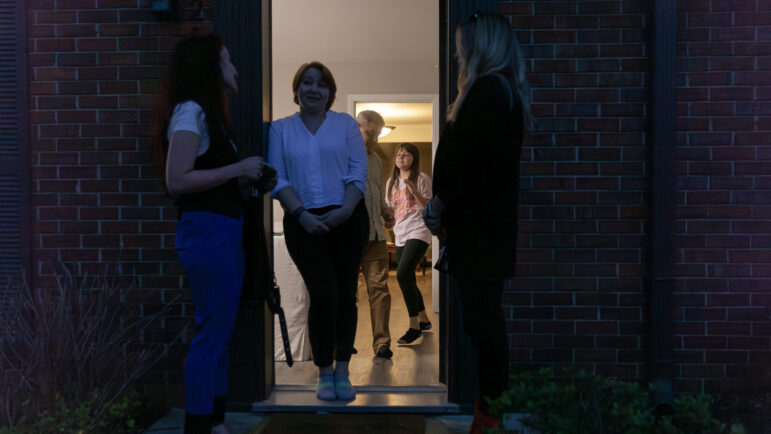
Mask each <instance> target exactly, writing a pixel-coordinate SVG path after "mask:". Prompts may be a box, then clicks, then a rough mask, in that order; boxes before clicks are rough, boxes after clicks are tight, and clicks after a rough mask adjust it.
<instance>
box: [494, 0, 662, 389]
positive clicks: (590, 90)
mask: <svg viewBox="0 0 771 434" xmlns="http://www.w3.org/2000/svg"><path fill="white" fill-rule="evenodd" d="M647 4H648V2H643V1H511V2H500V11H501V12H502V13H504V14H507V15H509V16H510V19H511V22H512V26H513V27H514V28H515V29H516V30H517V34H518V36H519V40H520V42H521V43H522V46H523V48H524V53H525V57H526V58H527V68H528V72H529V74H528V78H529V80H530V85H531V88H532V90H531V94H532V110H533V114H534V116H535V118H536V122H537V127H536V131H535V132H534V134H533V135H532V137H531V140H530V141H529V143H528V146H526V148H525V149H524V150H523V155H522V169H521V170H522V175H523V179H522V192H521V196H520V204H521V208H520V209H521V213H520V218H521V221H520V232H521V234H520V238H519V255H518V261H519V263H518V273H519V276H520V277H518V278H517V279H516V280H515V282H514V286H515V288H514V289H515V291H513V292H511V293H508V294H506V296H505V300H504V304H505V305H507V307H509V318H510V320H509V330H510V332H511V335H510V345H511V356H512V362H513V364H514V365H519V364H529V363H534V364H549V365H553V366H555V367H557V368H560V367H566V366H579V367H582V368H586V369H588V370H594V371H596V372H599V373H603V374H607V375H613V376H618V377H621V378H630V379H631V378H639V377H641V376H643V375H644V372H643V371H644V368H645V360H646V358H645V348H646V347H645V345H646V344H645V340H644V337H643V336H642V335H643V333H644V332H645V330H646V323H645V319H646V318H645V310H644V309H643V306H644V305H645V301H646V298H645V294H644V292H643V283H644V282H643V272H644V265H643V262H642V261H643V258H644V248H645V234H644V232H643V231H644V224H645V217H646V209H645V204H644V200H645V191H646V184H647V181H646V159H647V151H646V148H645V145H646V142H645V127H646V123H645V121H646V119H645V110H646V100H647V95H646V88H645V83H646V76H647V71H648V69H649V65H648V59H647V55H648V53H647V39H648V32H647V28H648V20H649V17H648V16H647V14H648V12H649V11H648V10H647Z"/></svg>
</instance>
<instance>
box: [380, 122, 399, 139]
mask: <svg viewBox="0 0 771 434" xmlns="http://www.w3.org/2000/svg"><path fill="white" fill-rule="evenodd" d="M395 129H396V127H394V126H391V125H386V126H384V127H383V130H382V131H380V135H379V136H377V137H378V138H381V137H385V136H387V135H388V134H390V133H391V131H393V130H395Z"/></svg>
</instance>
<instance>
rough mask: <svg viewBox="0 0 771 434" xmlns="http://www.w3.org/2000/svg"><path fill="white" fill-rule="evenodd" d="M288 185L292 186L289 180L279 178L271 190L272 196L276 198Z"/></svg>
mask: <svg viewBox="0 0 771 434" xmlns="http://www.w3.org/2000/svg"><path fill="white" fill-rule="evenodd" d="M286 187H291V185H290V184H289V181H287V180H284V179H280V178H279V180H278V181H277V182H276V186H275V187H274V188H273V190H272V191H271V192H270V197H272V198H273V199H275V198H276V195H277V194H278V192H279V191H281V190H283V189H285V188H286Z"/></svg>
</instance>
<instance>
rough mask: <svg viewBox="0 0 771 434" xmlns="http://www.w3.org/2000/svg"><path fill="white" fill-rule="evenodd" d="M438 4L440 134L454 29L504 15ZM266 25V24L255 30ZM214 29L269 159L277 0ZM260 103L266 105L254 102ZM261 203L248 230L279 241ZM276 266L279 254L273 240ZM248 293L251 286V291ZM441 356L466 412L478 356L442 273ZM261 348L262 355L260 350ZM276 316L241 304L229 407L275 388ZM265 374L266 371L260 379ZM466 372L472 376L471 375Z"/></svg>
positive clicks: (249, 130) (235, 2)
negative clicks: (477, 18)
mask: <svg viewBox="0 0 771 434" xmlns="http://www.w3.org/2000/svg"><path fill="white" fill-rule="evenodd" d="M437 1H438V3H439V4H438V6H439V15H440V16H439V53H440V54H439V110H440V116H439V119H440V121H439V122H440V130H441V129H443V127H444V125H445V123H446V115H445V114H446V113H447V107H448V106H449V104H450V103H451V102H452V101H453V100H454V99H455V96H456V94H457V89H456V83H457V77H458V68H457V64H456V62H455V60H454V56H453V53H455V30H454V29H455V28H456V26H457V25H458V23H459V22H461V21H463V20H465V19H466V18H467V17H469V16H470V15H471V14H472V13H473V12H474V11H477V10H479V11H482V12H485V11H497V10H498V1H497V0H473V1H463V0H437ZM255 23H259V25H255ZM214 27H215V31H216V32H218V33H219V34H220V35H221V36H222V37H223V38H224V39H225V41H226V43H227V45H228V48H229V50H230V54H231V56H232V58H233V61H234V64H235V65H236V66H237V67H238V70H239V74H240V80H239V82H240V83H241V90H240V94H239V96H238V97H237V98H235V99H234V101H233V102H232V103H231V115H232V116H233V123H234V126H235V129H236V133H237V136H238V137H239V139H240V143H241V149H242V152H245V153H246V155H262V156H265V155H267V137H268V136H267V132H268V126H269V124H270V119H271V98H272V95H271V82H272V81H271V66H272V59H271V0H260V1H253V0H232V1H227V2H225V1H223V2H215V3H214ZM254 101H261V102H262V104H254V103H253V102H254ZM259 202H260V203H259V204H256V206H258V207H259V209H260V210H261V211H260V213H259V217H255V218H252V219H251V220H252V221H247V222H246V224H247V225H254V226H261V227H263V229H264V235H265V237H266V238H265V239H268V240H270V239H272V233H273V227H272V226H273V222H272V218H271V216H272V209H271V207H272V204H271V201H270V198H269V197H264V198H263V200H261V201H259ZM268 248H269V253H270V256H271V263H272V262H273V251H272V245H271V243H268ZM247 289H248V288H247ZM439 291H440V296H439V304H440V333H439V340H440V355H439V381H440V382H442V383H444V384H446V385H447V393H448V401H449V402H452V403H455V404H458V406H459V407H460V408H461V410H462V411H469V410H470V409H471V408H472V407H473V403H474V398H475V396H476V376H475V375H467V374H466V373H469V372H476V352H475V351H473V347H472V345H471V342H470V339H469V338H468V336H467V335H466V334H465V332H464V331H463V326H462V324H461V321H460V318H461V315H460V305H459V304H458V301H457V300H458V297H457V295H456V294H455V291H454V288H451V285H450V279H449V276H447V275H445V274H444V273H440V275H439ZM260 350H262V351H260ZM272 356H273V318H272V315H271V314H270V312H268V311H267V309H266V308H265V306H264V301H260V302H259V305H258V308H257V309H249V308H246V307H242V308H241V310H240V312H239V318H238V322H237V324H236V334H235V335H234V336H233V343H232V345H231V367H230V389H229V392H228V394H229V400H230V404H229V408H230V409H232V410H241V411H244V410H247V411H248V410H251V408H252V407H251V406H252V403H253V402H259V401H263V400H265V399H266V398H267V397H268V396H270V393H271V391H272V390H273V386H274V384H275V369H274V365H273V360H272V358H273V357H272ZM261 373H262V374H261ZM464 374H465V375H464Z"/></svg>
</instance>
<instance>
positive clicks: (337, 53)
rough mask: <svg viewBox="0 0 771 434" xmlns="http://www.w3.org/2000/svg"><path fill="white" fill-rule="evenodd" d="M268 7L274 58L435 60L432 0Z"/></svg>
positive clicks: (312, 0) (305, 0)
mask: <svg viewBox="0 0 771 434" xmlns="http://www.w3.org/2000/svg"><path fill="white" fill-rule="evenodd" d="M272 8H273V10H272V14H273V62H274V63H292V64H301V63H304V62H308V61H310V60H318V61H320V62H322V63H324V62H329V63H375V62H404V63H410V62H431V63H433V64H438V63H439V49H438V48H439V47H438V44H439V14H438V13H437V10H438V3H437V1H436V0H276V1H274V2H272ZM425 17H434V19H431V20H426V19H425ZM426 53H431V54H430V58H428V59H427V58H426Z"/></svg>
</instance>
